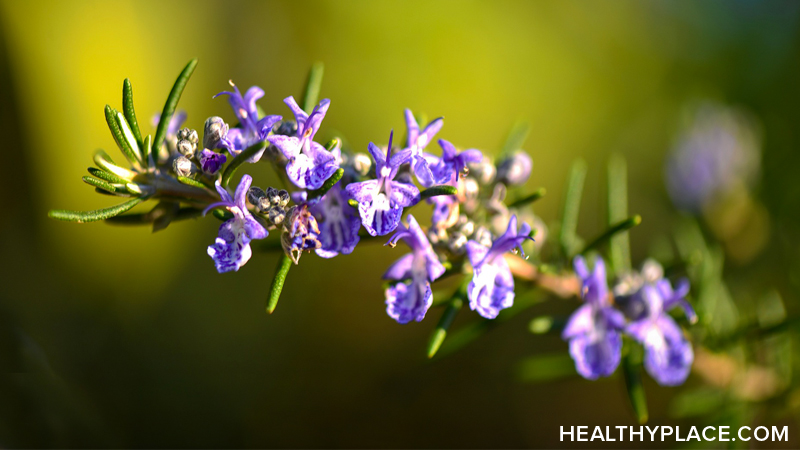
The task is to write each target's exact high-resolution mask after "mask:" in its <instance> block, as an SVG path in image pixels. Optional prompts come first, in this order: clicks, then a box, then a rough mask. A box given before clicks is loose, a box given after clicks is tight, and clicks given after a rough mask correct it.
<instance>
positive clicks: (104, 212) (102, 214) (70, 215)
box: [47, 198, 143, 223]
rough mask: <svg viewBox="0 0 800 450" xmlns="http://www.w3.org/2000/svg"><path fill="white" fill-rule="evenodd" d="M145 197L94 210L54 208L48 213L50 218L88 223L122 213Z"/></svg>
mask: <svg viewBox="0 0 800 450" xmlns="http://www.w3.org/2000/svg"><path fill="white" fill-rule="evenodd" d="M142 200H143V199H141V198H134V199H131V200H128V201H127V202H125V203H121V204H119V205H116V206H111V207H108V208H103V209H96V210H94V211H67V210H63V209H53V210H51V211H50V212H48V213H47V215H48V216H49V217H50V218H53V219H56V220H64V221H67V222H77V223H88V222H95V221H98V220H104V219H108V218H109V217H114V216H116V215H119V214H122V213H124V212H125V211H128V210H129V209H131V208H133V207H134V206H136V205H138V204H139V203H140V202H141V201H142Z"/></svg>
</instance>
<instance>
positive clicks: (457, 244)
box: [447, 233, 467, 254]
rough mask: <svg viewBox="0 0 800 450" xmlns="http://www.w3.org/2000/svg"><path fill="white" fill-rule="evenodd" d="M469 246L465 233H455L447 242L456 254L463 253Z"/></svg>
mask: <svg viewBox="0 0 800 450" xmlns="http://www.w3.org/2000/svg"><path fill="white" fill-rule="evenodd" d="M466 245H467V237H466V236H464V234H463V233H453V234H451V235H450V240H449V241H448V242H447V246H448V248H450V251H451V252H453V253H456V254H460V253H463V252H464V251H465V246H466Z"/></svg>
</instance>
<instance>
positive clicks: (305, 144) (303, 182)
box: [267, 97, 339, 189]
mask: <svg viewBox="0 0 800 450" xmlns="http://www.w3.org/2000/svg"><path fill="white" fill-rule="evenodd" d="M283 102H284V103H286V105H287V106H288V107H289V109H291V110H292V112H293V113H294V117H295V120H296V121H297V134H296V135H295V136H285V135H278V134H276V135H272V136H270V137H269V138H268V139H267V140H268V141H269V143H270V144H272V145H274V146H275V147H277V148H278V150H280V151H281V153H283V156H285V157H286V159H288V160H289V164H288V165H287V166H286V174H287V175H289V179H290V180H292V183H294V184H295V185H297V186H298V187H300V188H302V189H319V188H320V187H321V186H322V185H323V183H325V180H327V179H328V178H330V177H331V175H333V173H334V172H336V169H338V168H339V163H338V161H337V158H336V156H335V155H334V154H332V153H331V152H329V151H327V150H326V149H325V147H323V146H322V145H320V144H318V143H316V142H314V135H315V134H316V133H317V131H318V130H319V127H320V125H321V124H322V119H324V118H325V114H326V113H327V112H328V107H329V106H330V104H331V101H330V100H328V99H327V98H326V99H324V100H322V101H321V102H319V105H317V106H315V107H314V110H313V111H311V114H306V112H305V111H303V110H302V108H300V106H298V105H297V102H296V101H295V100H294V97H287V98H285V99H284V100H283Z"/></svg>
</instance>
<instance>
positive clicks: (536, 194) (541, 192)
mask: <svg viewBox="0 0 800 450" xmlns="http://www.w3.org/2000/svg"><path fill="white" fill-rule="evenodd" d="M546 193H547V190H546V189H545V188H539V189H537V190H535V191H534V192H533V193H532V194H531V195H528V196H526V197H522V198H521V199H519V200H516V201H515V202H514V203H512V204H510V205H508V207H509V208H521V207H523V206H525V205H528V204H530V203H533V202H535V201H536V200H539V199H540V198H542V197H544V194H546Z"/></svg>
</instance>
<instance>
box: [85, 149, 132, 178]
mask: <svg viewBox="0 0 800 450" xmlns="http://www.w3.org/2000/svg"><path fill="white" fill-rule="evenodd" d="M94 163H95V164H97V165H98V166H99V167H100V168H101V169H103V170H105V171H106V172H109V173H112V174H114V175H116V176H118V177H120V178H123V179H125V180H126V182H127V181H128V180H132V179H133V177H135V176H136V173H134V172H131V171H130V170H128V169H126V168H124V167H120V166H118V165H116V164H114V161H112V160H111V157H110V156H108V153H106V152H104V151H102V150H98V151H97V153H95V154H94Z"/></svg>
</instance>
